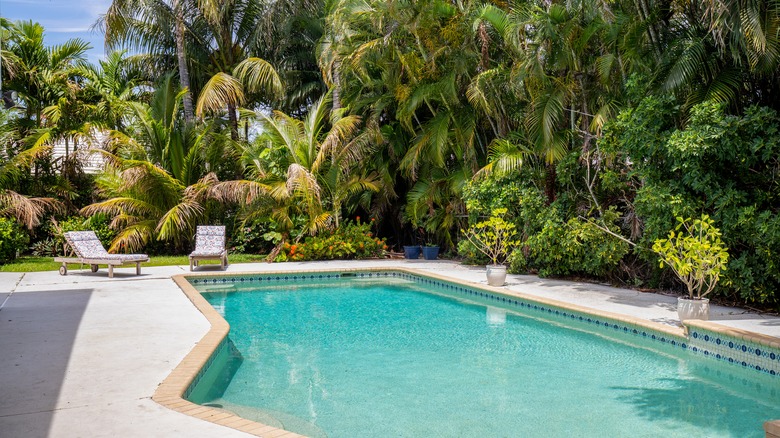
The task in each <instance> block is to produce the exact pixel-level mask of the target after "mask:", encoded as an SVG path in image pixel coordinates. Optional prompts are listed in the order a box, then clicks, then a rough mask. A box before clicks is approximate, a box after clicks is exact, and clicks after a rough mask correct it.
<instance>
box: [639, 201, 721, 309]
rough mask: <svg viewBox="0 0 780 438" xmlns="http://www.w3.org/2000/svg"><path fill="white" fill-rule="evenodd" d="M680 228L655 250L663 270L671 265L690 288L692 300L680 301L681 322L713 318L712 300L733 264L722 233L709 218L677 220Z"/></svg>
mask: <svg viewBox="0 0 780 438" xmlns="http://www.w3.org/2000/svg"><path fill="white" fill-rule="evenodd" d="M677 222H678V224H677V226H676V227H675V229H674V230H672V231H670V232H669V237H668V238H667V239H658V240H656V241H655V243H654V244H653V251H654V252H655V253H656V254H658V255H659V256H660V258H661V267H662V268H663V266H664V265H667V266H669V267H670V268H671V269H672V271H674V273H675V274H676V275H677V278H679V279H680V281H682V282H683V284H685V286H686V287H687V288H688V298H682V297H681V298H679V299H678V300H677V303H678V304H677V312H678V314H679V316H680V321H684V320H686V319H704V320H707V319H709V299H707V298H704V297H705V296H707V294H709V293H710V292H712V291H713V289H715V286H716V285H717V284H718V280H720V274H721V273H722V272H723V271H725V270H726V265H727V263H728V261H729V253H728V249H727V248H726V247H725V245H724V244H723V241H722V240H721V238H720V236H721V233H720V230H719V229H718V228H717V227H715V222H714V221H713V220H712V219H710V217H709V216H707V215H706V214H705V215H702V217H701V219H695V220H691V219H690V218H689V219H683V218H681V217H678V218H677Z"/></svg>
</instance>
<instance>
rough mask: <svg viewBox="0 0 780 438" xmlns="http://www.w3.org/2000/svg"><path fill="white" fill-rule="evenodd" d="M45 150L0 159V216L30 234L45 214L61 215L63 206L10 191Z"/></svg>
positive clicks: (50, 199) (1, 156) (47, 147)
mask: <svg viewBox="0 0 780 438" xmlns="http://www.w3.org/2000/svg"><path fill="white" fill-rule="evenodd" d="M50 149H51V148H50V147H49V146H38V147H33V148H30V149H27V150H25V151H23V152H21V153H19V154H17V155H15V156H13V157H7V158H6V157H5V156H4V155H0V216H6V217H12V218H14V219H16V220H17V221H18V222H19V223H21V224H23V225H24V226H26V227H27V228H28V229H30V230H32V229H33V228H35V227H36V226H38V225H40V223H41V218H42V217H43V215H44V214H45V213H46V211H47V210H51V211H62V210H64V208H63V205H62V203H61V202H60V201H58V200H56V199H53V198H40V197H29V196H25V195H22V194H20V193H19V192H18V191H16V190H13V188H14V187H15V186H16V184H17V183H18V181H19V180H20V179H21V177H22V175H23V174H24V173H25V172H29V171H30V166H31V165H32V163H33V162H34V161H35V160H36V159H38V158H39V157H40V156H43V155H48V154H49V152H50Z"/></svg>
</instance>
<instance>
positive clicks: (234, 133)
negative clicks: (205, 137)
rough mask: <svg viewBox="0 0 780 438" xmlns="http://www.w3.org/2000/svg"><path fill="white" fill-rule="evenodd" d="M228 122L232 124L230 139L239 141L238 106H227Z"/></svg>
mask: <svg viewBox="0 0 780 438" xmlns="http://www.w3.org/2000/svg"><path fill="white" fill-rule="evenodd" d="M227 112H228V121H229V123H230V139H231V140H233V141H238V116H237V115H236V106H235V105H234V104H232V103H229V104H228V106H227Z"/></svg>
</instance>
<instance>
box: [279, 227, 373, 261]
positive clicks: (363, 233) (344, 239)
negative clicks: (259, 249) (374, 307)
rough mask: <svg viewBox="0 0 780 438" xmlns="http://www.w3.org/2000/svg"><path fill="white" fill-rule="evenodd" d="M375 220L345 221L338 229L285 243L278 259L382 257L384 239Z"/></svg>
mask: <svg viewBox="0 0 780 438" xmlns="http://www.w3.org/2000/svg"><path fill="white" fill-rule="evenodd" d="M372 223H373V219H372V221H371V223H361V222H360V218H358V221H357V222H345V223H344V224H342V225H341V226H340V227H339V228H338V229H336V230H334V231H331V232H322V233H320V234H318V235H316V236H312V237H307V238H306V240H304V241H303V242H299V243H294V244H290V243H285V244H284V245H282V251H281V252H280V253H279V256H278V257H277V259H276V260H277V261H304V260H351V259H365V258H371V257H382V256H384V254H385V251H386V250H387V245H386V244H385V240H384V239H379V238H377V237H374V234H373V233H372V232H371V224H372Z"/></svg>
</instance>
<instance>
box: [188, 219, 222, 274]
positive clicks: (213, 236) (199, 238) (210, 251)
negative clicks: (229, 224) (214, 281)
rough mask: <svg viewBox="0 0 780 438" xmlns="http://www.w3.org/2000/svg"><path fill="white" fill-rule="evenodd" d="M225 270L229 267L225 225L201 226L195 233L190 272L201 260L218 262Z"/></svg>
mask: <svg viewBox="0 0 780 438" xmlns="http://www.w3.org/2000/svg"><path fill="white" fill-rule="evenodd" d="M216 259H218V260H219V262H220V266H221V267H222V269H223V270H224V269H225V268H227V266H228V252H227V249H226V248H225V226H224V225H199V226H198V229H197V230H196V232H195V249H194V250H192V254H190V271H192V270H193V268H194V267H195V266H198V261H200V260H216Z"/></svg>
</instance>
